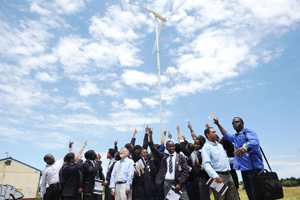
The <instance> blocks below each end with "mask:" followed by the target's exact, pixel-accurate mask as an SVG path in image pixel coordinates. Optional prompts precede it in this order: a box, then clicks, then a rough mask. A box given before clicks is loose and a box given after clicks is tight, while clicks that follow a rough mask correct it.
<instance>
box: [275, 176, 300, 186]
mask: <svg viewBox="0 0 300 200" xmlns="http://www.w3.org/2000/svg"><path fill="white" fill-rule="evenodd" d="M280 181H281V185H282V186H284V187H295V186H299V185H300V178H295V177H291V178H282V179H281V180H280Z"/></svg>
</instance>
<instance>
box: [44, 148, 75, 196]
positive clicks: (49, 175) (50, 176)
mask: <svg viewBox="0 0 300 200" xmlns="http://www.w3.org/2000/svg"><path fill="white" fill-rule="evenodd" d="M72 151H73V148H70V147H69V153H71V152H72ZM63 164H64V160H63V159H60V160H57V161H55V162H54V163H53V164H52V165H46V167H45V168H44V169H43V171H42V183H41V194H42V199H43V197H44V194H45V193H46V186H47V184H48V185H51V184H54V183H59V182H60V181H59V170H60V168H61V167H62V166H63Z"/></svg>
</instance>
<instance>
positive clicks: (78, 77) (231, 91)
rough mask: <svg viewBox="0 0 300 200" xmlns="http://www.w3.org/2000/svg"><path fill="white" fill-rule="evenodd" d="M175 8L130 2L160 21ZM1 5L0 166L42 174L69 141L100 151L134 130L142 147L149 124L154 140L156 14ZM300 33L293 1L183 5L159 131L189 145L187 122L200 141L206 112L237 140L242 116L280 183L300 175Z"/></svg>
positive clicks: (39, 0) (76, 2) (90, 3)
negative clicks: (2, 160)
mask: <svg viewBox="0 0 300 200" xmlns="http://www.w3.org/2000/svg"><path fill="white" fill-rule="evenodd" d="M181 2H182V1H181V0H175V1H167V0H159V1H158V0H156V1H152V0H151V1H150V0H149V1H136V3H138V4H141V5H143V6H145V7H147V8H149V9H152V10H155V11H157V12H158V13H160V14H162V15H163V16H165V15H166V14H168V13H170V12H171V11H172V10H173V9H174V8H175V7H177V6H178V5H179V4H180V3H181ZM0 4H1V6H0V11H1V12H0V27H1V28H0V43H1V48H0V76H1V78H0V100H1V104H0V117H1V120H0V139H1V147H0V149H1V151H0V153H1V152H2V157H5V156H6V155H5V154H4V153H5V152H9V156H12V157H13V158H15V159H18V160H20V161H22V162H25V163H27V164H29V165H32V166H34V167H36V168H39V169H41V170H42V169H43V168H44V166H45V163H44V162H43V156H44V155H45V154H47V153H52V154H53V155H54V156H55V157H56V158H57V159H59V158H62V157H63V156H64V155H65V154H66V153H67V151H68V142H69V140H72V141H75V143H74V151H77V150H78V149H79V148H80V147H81V146H82V144H83V142H84V141H85V139H88V146H87V147H86V150H89V149H94V150H95V151H97V152H101V153H103V152H106V151H107V148H108V147H112V146H113V141H114V140H117V139H118V140H119V147H122V146H124V144H125V143H128V142H130V139H131V137H132V133H133V131H134V128H135V127H136V128H137V130H138V131H139V132H138V133H137V143H141V142H142V137H143V134H144V127H145V125H146V124H149V126H150V127H153V128H154V140H155V142H157V143H159V142H160V131H159V130H160V125H159V103H158V102H159V100H158V93H157V77H156V74H157V66H156V56H155V55H154V54H152V49H153V45H154V41H155V29H154V28H155V24H154V18H153V15H152V14H149V13H148V12H147V11H145V10H143V9H141V8H139V7H136V6H133V5H131V4H129V3H128V2H126V1H121V0H118V1H117V0H112V1H96V0H73V1H72V0H56V1H45V0H36V1H31V0H27V1H1V3H0ZM299 25H300V2H299V1H296V0H276V1H271V0H259V1H257V0H245V1H242V2H239V1H232V0H222V1H220V0H213V1H212V0H204V1H198V0H197V1H192V0H189V1H187V2H186V3H185V4H184V5H183V6H182V7H181V8H180V9H179V10H178V11H177V12H175V13H174V14H173V15H172V16H171V17H170V18H169V19H168V22H167V23H166V24H164V26H163V29H162V33H161V36H160V50H161V54H162V56H161V58H162V59H161V75H162V77H161V78H162V96H163V113H164V127H165V129H166V130H167V131H170V132H171V133H172V134H173V137H174V138H177V137H176V129H175V128H176V125H177V124H178V125H179V126H180V127H181V133H182V135H186V136H187V139H188V140H190V141H192V140H191V137H190V133H189V130H188V129H187V128H186V126H187V122H188V121H191V123H192V125H193V127H194V129H195V131H196V133H197V134H203V131H204V126H205V123H206V122H209V119H208V118H207V116H208V115H209V113H210V112H211V111H213V112H214V113H216V114H217V115H218V117H219V121H220V123H221V124H222V125H223V127H224V128H225V129H226V130H228V131H229V132H231V133H234V129H233V128H232V125H231V121H232V119H233V117H235V116H240V117H241V118H243V119H244V122H245V127H247V128H250V129H253V130H254V131H256V133H257V134H258V136H259V139H260V142H261V145H262V147H263V149H264V151H265V153H266V155H267V157H268V159H269V162H270V164H271V167H272V169H273V170H274V171H276V172H277V173H278V175H279V177H280V178H285V177H290V176H295V177H300V168H299V167H297V166H299V165H300V145H299V139H300V137H299V122H300V115H299V111H300V109H299V108H300V107H299V100H300V98H299V97H300V84H299V79H298V78H299V75H300V51H299V50H300V49H299V46H300V37H299V34H300V27H299ZM174 83H175V84H174ZM181 99H182V100H181ZM183 102H184V103H183ZM185 107H186V109H185ZM209 123H210V124H211V125H212V126H213V127H215V128H217V127H216V126H214V125H213V124H212V122H209ZM219 135H221V134H220V133H219ZM166 140H167V139H166ZM0 157H1V156H0ZM107 163H108V162H107V159H106V154H105V153H104V154H103V166H104V168H105V169H106V166H107Z"/></svg>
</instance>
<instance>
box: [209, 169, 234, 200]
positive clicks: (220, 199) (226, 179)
mask: <svg viewBox="0 0 300 200" xmlns="http://www.w3.org/2000/svg"><path fill="white" fill-rule="evenodd" d="M217 173H218V172H217ZM218 175H219V176H220V178H221V179H222V183H224V184H225V185H227V186H228V189H227V191H226V193H225V194H224V195H221V194H220V193H218V192H217V191H216V190H214V189H213V193H214V197H215V199H216V200H225V198H226V199H230V200H238V196H237V191H236V188H235V185H234V182H233V179H232V177H231V174H230V173H228V174H226V175H224V174H220V173H218Z"/></svg>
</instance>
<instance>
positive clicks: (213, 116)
mask: <svg viewBox="0 0 300 200" xmlns="http://www.w3.org/2000/svg"><path fill="white" fill-rule="evenodd" d="M208 119H210V120H211V121H212V122H214V119H218V117H217V115H216V114H215V113H213V112H212V111H210V115H209V116H208Z"/></svg>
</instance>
